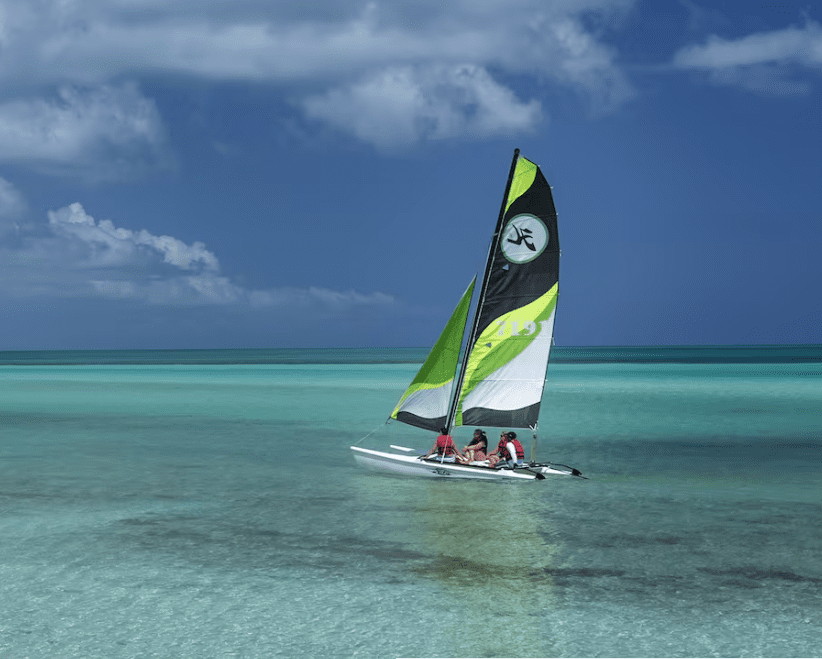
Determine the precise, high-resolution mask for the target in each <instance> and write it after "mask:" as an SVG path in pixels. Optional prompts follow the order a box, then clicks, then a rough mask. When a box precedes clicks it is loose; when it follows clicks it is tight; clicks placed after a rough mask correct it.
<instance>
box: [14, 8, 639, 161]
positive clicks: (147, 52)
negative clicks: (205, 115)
mask: <svg viewBox="0 0 822 659" xmlns="http://www.w3.org/2000/svg"><path fill="white" fill-rule="evenodd" d="M632 3H633V0H554V1H553V2H551V3H545V2H544V1H542V0H482V1H477V2H455V3H434V2H420V1H419V0H414V1H411V0H408V1H394V2H380V3H377V2H371V3H368V4H364V5H362V4H360V5H355V6H352V5H348V4H345V3H339V2H334V1H329V2H322V3H310V4H305V3H277V4H276V5H271V4H270V3H261V2H259V0H237V2H235V3H232V4H231V5H230V10H229V9H228V5H225V4H224V3H222V2H208V1H204V2H201V3H197V4H196V5H192V4H191V3H188V2H185V3H184V2H182V0H168V1H167V2H156V1H154V0H140V1H138V2H125V1H123V0H81V1H78V2H58V1H53V2H50V1H48V0H46V1H45V2H38V3H30V2H28V1H27V0H25V1H24V0H0V7H5V20H4V21H0V22H3V25H4V29H3V30H2V31H1V33H0V47H2V49H3V58H2V59H0V81H5V82H6V83H8V85H11V86H13V87H14V86H22V87H25V86H26V85H32V84H34V85H41V86H42V85H52V86H63V85H66V84H69V85H74V86H78V85H79V86H82V87H90V88H96V87H98V86H101V85H108V84H110V81H111V80H114V79H122V78H123V77H124V76H126V77H132V78H133V77H139V76H142V75H147V74H153V73H170V74H174V75H185V76H196V77H200V78H203V79H208V80H246V81H248V80H253V81H258V82H261V83H270V84H276V85H281V86H286V85H296V86H297V87H296V89H298V90H299V91H294V89H292V91H291V92H290V94H291V96H292V97H293V96H294V95H295V94H296V95H297V96H302V98H303V101H302V102H298V103H297V105H298V107H302V108H305V109H306V110H307V111H308V112H310V113H311V116H312V117H313V118H315V119H319V120H321V121H330V122H332V124H333V125H335V127H336V128H339V129H343V130H348V131H351V132H353V134H354V135H356V136H358V137H361V138H362V139H366V140H367V141H370V142H372V143H380V144H383V143H384V137H382V136H379V137H375V136H374V135H373V131H369V130H368V129H367V128H364V127H363V125H362V123H363V122H355V121H353V120H352V118H351V117H350V116H349V117H347V118H345V119H343V120H339V119H336V118H335V117H334V116H333V115H332V113H331V112H330V111H329V107H330V105H331V104H332V103H333V102H334V101H335V100H338V101H341V102H343V103H344V104H345V106H344V107H343V108H342V111H343V113H344V114H349V115H350V114H351V113H352V112H354V111H356V109H357V108H361V107H362V106H363V104H364V103H366V102H367V101H368V100H369V99H371V98H375V99H376V102H377V103H379V104H381V105H382V107H384V108H385V109H386V110H387V111H388V112H390V113H391V114H392V115H393V117H389V123H390V124H391V125H390V126H387V127H384V128H387V129H389V130H398V131H400V136H399V137H400V139H398V140H397V141H396V142H395V144H394V145H395V146H397V145H399V144H401V143H409V142H410V141H413V140H414V139H417V140H419V139H445V138H449V137H454V138H459V139H465V138H469V137H478V138H482V137H486V136H489V135H498V134H507V133H510V132H512V131H522V130H530V129H531V128H533V125H534V123H535V122H536V121H537V117H538V116H539V115H540V104H539V101H538V100H533V99H525V100H520V99H518V98H517V96H516V94H515V92H514V91H513V90H512V88H511V86H510V83H509V82H507V76H509V75H516V76H522V75H524V76H529V79H530V80H531V81H532V82H533V83H537V84H533V85H531V87H532V88H534V87H539V86H541V85H540V83H543V82H546V81H550V82H552V83H554V84H559V85H563V86H566V87H570V88H572V89H574V90H577V91H579V92H580V93H581V94H582V95H583V96H585V97H587V98H589V99H590V101H591V103H592V106H593V107H594V109H595V110H599V111H602V110H608V109H610V108H613V107H615V106H617V105H619V104H620V103H622V102H624V101H625V100H626V99H627V98H629V97H630V96H631V93H632V91H631V87H630V84H629V83H628V82H627V80H626V78H625V76H624V75H623V73H622V71H621V70H620V68H619V67H618V66H617V65H616V64H615V52H614V51H613V49H611V48H609V47H607V46H606V45H604V44H603V43H602V42H601V41H600V40H599V39H598V37H597V36H596V35H595V34H594V33H593V32H592V31H591V30H589V29H586V28H585V24H586V21H585V19H586V18H588V17H590V16H592V15H598V16H600V17H607V16H610V15H611V14H614V13H619V12H623V11H625V10H626V9H627V8H629V7H630V5H631V4H632ZM491 72H493V73H491ZM403 76H409V77H411V78H412V80H411V81H410V83H411V89H410V90H408V91H407V92H406V93H403V94H399V95H396V97H395V98H394V99H393V101H392V102H391V103H388V99H387V98H386V93H388V92H389V91H390V90H392V89H394V88H395V86H396V84H397V83H398V82H399V81H400V79H401V78H402V77H403ZM343 81H347V82H343ZM309 88H313V90H312V91H308V89H309ZM434 90H436V91H444V92H445V93H444V99H443V100H438V99H436V98H434V97H433V95H432V94H433V91H434ZM15 103H16V104H12V105H11V106H10V107H9V108H8V110H7V111H8V112H9V113H10V114H12V115H14V116H15V117H19V116H21V115H23V114H25V111H26V103H21V102H15ZM63 105H64V106H66V105H72V102H71V100H67V99H64V100H63ZM28 106H29V107H30V108H31V109H33V110H34V115H35V116H37V117H39V121H35V126H37V125H41V126H42V125H43V124H48V123H49V119H48V118H49V117H51V118H52V123H54V120H53V117H54V116H55V114H60V113H58V112H57V111H56V110H55V108H54V104H51V106H47V107H43V106H38V105H36V104H33V103H32V102H31V101H29V102H28ZM143 107H145V104H144V106H143ZM472 108H476V112H475V111H473V109H472ZM66 114H67V113H65V112H63V113H62V114H61V115H60V116H63V117H65V115H66ZM81 114H82V113H81ZM370 114H371V115H374V114H375V113H374V112H370ZM123 116H124V118H133V114H128V113H127V114H125V115H123ZM109 119H110V117H109ZM126 123H129V122H128V121H127V122H126ZM466 123H467V124H468V125H469V127H470V130H468V129H466V126H465V125H464V124H466ZM148 124H151V121H149V122H148ZM148 124H147V125H148ZM120 128H121V129H122V128H123V127H122V126H120ZM132 128H133V126H132ZM44 132H46V131H44V130H42V129H40V130H38V129H35V130H33V131H28V132H25V131H24V133H25V134H27V135H28V141H29V142H30V144H31V145H32V146H33V147H34V148H33V149H32V150H28V151H26V150H25V149H24V148H22V147H21V148H15V145H14V142H13V141H11V138H10V137H8V136H7V137H6V141H7V142H10V143H9V144H7V151H8V152H9V153H10V154H14V157H24V156H23V153H24V151H25V152H28V153H34V154H37V153H43V152H44V151H48V153H53V152H55V151H57V152H60V150H61V149H60V145H48V144H46V143H45V141H44V140H43V139H42V135H43V134H44ZM150 132H151V131H149V133H150ZM381 132H384V131H381ZM125 134H126V135H128V134H129V131H128V130H126V131H125ZM95 135H96V138H89V139H90V140H91V142H92V143H94V140H95V139H97V140H102V141H103V142H107V143H108V142H113V140H111V133H110V132H106V131H105V130H103V131H102V135H101V134H100V133H95ZM137 135H139V136H142V138H143V140H142V141H144V142H145V141H146V140H145V137H146V135H147V134H146V133H145V132H144V133H140V132H139V131H138V132H137ZM135 136H136V135H135ZM58 141H59V140H58ZM138 141H139V140H138ZM148 142H149V143H152V144H153V143H154V142H152V141H151V140H148ZM81 143H82V144H85V145H86V146H88V143H87V142H81ZM116 145H117V146H118V147H120V148H121V147H122V146H123V144H122V143H116ZM2 146H3V144H2V141H0V147H2ZM49 146H50V147H51V148H50V149H48V148H47V147H49ZM62 150H63V151H64V152H67V151H72V141H71V140H69V139H68V138H63V144H62ZM73 150H74V152H77V150H78V149H77V148H74V149H73Z"/></svg>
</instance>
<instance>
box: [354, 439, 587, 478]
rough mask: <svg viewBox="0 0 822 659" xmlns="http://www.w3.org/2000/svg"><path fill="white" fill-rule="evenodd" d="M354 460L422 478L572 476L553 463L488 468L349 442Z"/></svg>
mask: <svg viewBox="0 0 822 659" xmlns="http://www.w3.org/2000/svg"><path fill="white" fill-rule="evenodd" d="M351 451H352V452H353V454H354V460H355V461H356V462H357V464H358V465H360V466H361V467H365V468H366V469H370V470H373V471H382V472H393V473H395V474H402V475H405V476H418V477H422V478H463V479H472V480H487V481H500V480H523V481H532V480H535V479H538V478H540V477H539V476H537V474H540V475H543V476H545V475H554V476H571V475H574V474H573V473H572V472H571V471H564V470H560V469H555V468H552V467H544V466H540V467H533V468H530V467H529V468H528V470H525V469H489V468H488V467H476V466H471V465H460V464H455V463H449V462H436V461H434V460H420V459H419V457H418V456H413V455H398V454H396V453H384V452H382V451H374V450H372V449H367V448H360V447H359V446H352V447H351Z"/></svg>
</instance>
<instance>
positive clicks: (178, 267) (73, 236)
mask: <svg viewBox="0 0 822 659" xmlns="http://www.w3.org/2000/svg"><path fill="white" fill-rule="evenodd" d="M0 181H2V179H0ZM9 185H10V184H9ZM3 189H4V188H3V186H2V185H0V202H2V191H3ZM12 190H13V189H12ZM48 220H49V223H48V225H47V228H46V231H45V232H42V231H41V232H36V231H30V232H29V234H28V235H26V236H24V237H23V240H22V241H21V242H20V244H18V245H16V246H15V247H6V248H5V249H2V248H0V292H2V293H6V294H8V295H12V296H16V297H28V296H32V295H45V296H50V297H57V298H77V297H97V298H109V299H120V300H132V301H135V302H139V303H143V304H150V305H165V306H168V305H175V306H179V305H222V306H225V305H235V306H238V307H245V308H266V307H268V308H295V307H296V308H306V307H311V308H317V309H321V310H322V309H325V310H331V311H333V310H341V309H346V308H350V307H355V306H364V305H365V306H373V305H386V304H391V303H392V302H393V298H392V297H391V296H389V295H385V294H384V293H379V292H375V293H371V294H362V293H358V292H356V291H345V292H342V291H334V290H330V289H325V288H318V287H309V288H305V289H299V288H271V289H263V290H252V289H246V288H244V287H242V286H239V285H237V284H235V283H233V282H232V281H231V280H230V278H228V277H226V276H225V275H223V274H222V273H221V272H220V264H219V261H218V260H217V257H216V256H215V255H214V253H213V252H211V251H209V250H208V249H206V247H205V245H204V244H203V243H201V242H194V243H191V244H187V243H185V242H183V241H181V240H179V239H177V238H173V237H171V236H156V235H153V234H151V233H149V232H148V231H146V230H140V231H133V230H131V229H124V228H120V227H117V226H115V225H114V223H113V222H112V221H111V220H100V221H99V222H98V221H95V219H94V218H93V217H91V216H90V215H88V214H87V213H86V212H85V210H84V209H83V207H82V205H81V204H79V203H74V204H71V205H69V206H66V207H64V208H60V209H58V210H56V211H49V213H48Z"/></svg>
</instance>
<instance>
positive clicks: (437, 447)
mask: <svg viewBox="0 0 822 659" xmlns="http://www.w3.org/2000/svg"><path fill="white" fill-rule="evenodd" d="M434 453H436V454H437V462H455V461H456V459H457V456H458V455H459V456H460V457H461V455H462V454H461V453H460V452H459V450H458V449H457V445H456V444H454V439H453V437H451V435H449V434H448V429H447V428H440V434H439V437H437V441H435V442H434V445H433V446H432V447H431V450H430V451H428V454H427V455H424V456H422V458H420V459H421V460H425V459H426V458H430V457H431V456H432V455H434Z"/></svg>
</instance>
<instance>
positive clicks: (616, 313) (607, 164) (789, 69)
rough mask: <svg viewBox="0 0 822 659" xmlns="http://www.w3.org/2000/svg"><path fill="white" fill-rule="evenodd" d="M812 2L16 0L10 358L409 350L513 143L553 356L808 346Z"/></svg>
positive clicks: (815, 70)
mask: <svg viewBox="0 0 822 659" xmlns="http://www.w3.org/2000/svg"><path fill="white" fill-rule="evenodd" d="M820 88H822V3H819V2H812V3H788V2H782V3H754V2H749V1H744V2H743V1H739V2H723V3H707V2H705V3H700V2H694V1H691V0H680V1H679V2H669V3H659V2H642V1H632V0H557V1H554V2H551V1H546V0H541V1H538V0H471V1H468V0H465V1H460V2H447V1H446V2H441V1H438V2H428V1H427V0H414V1H413V2H368V1H365V2H340V1H338V0H327V1H318V2H313V3H303V2H296V1H290V0H286V1H278V2H265V1H263V0H232V1H231V2H226V1H220V2H215V1H212V0H203V1H201V2H199V3H190V2H181V1H179V0H162V1H161V0H69V1H65V0H59V1H51V0H37V1H35V2H32V0H0V304H2V308H3V313H2V317H0V318H1V319H0V350H2V349H5V350H15V349H55V348H56V349H59V348H222V347H226V348H230V347H291V346H293V347H311V346H318V347H320V346H421V345H429V344H431V343H433V342H434V340H435V339H436V337H437V335H438V333H439V331H440V329H441V328H442V326H443V325H444V323H445V321H446V320H447V318H448V316H449V315H450V312H451V310H452V307H453V306H454V305H455V304H456V302H457V300H458V299H459V296H460V294H461V293H462V291H463V290H464V289H465V286H466V285H467V284H468V282H469V281H470V278H471V276H472V275H473V273H474V272H476V271H478V270H480V269H481V268H482V266H483V263H484V259H485V254H486V250H487V245H488V240H489V238H490V232H491V229H492V227H493V225H494V223H495V221H496V216H497V213H498V210H499V205H500V201H501V198H502V193H503V189H504V185H505V178H506V176H507V172H508V168H509V165H510V159H511V155H512V152H513V149H514V148H515V147H519V148H520V149H521V150H522V153H523V155H525V156H526V157H528V158H530V159H531V160H534V161H535V162H537V163H538V164H540V166H541V167H542V170H543V172H544V173H545V175H546V178H547V179H548V181H549V182H550V183H551V185H552V186H553V188H554V197H555V201H556V205H557V209H558V212H559V221H560V224H559V231H560V241H561V245H562V262H561V273H560V303H559V309H558V315H557V324H556V340H557V344H558V345H566V346H569V345H630V344H634V345H637V344H638V345H641V344H723V343H820V342H822V338H820V329H819V328H820V325H822V301H820V297H821V296H820V295H819V287H820V282H822V265H820V258H819V251H820V247H822V227H821V226H820V218H821V217H822V211H820V208H822V192H821V191H820V190H822V92H821V91H820Z"/></svg>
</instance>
